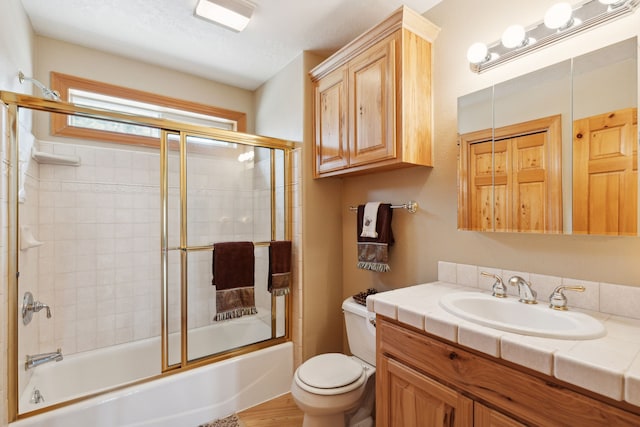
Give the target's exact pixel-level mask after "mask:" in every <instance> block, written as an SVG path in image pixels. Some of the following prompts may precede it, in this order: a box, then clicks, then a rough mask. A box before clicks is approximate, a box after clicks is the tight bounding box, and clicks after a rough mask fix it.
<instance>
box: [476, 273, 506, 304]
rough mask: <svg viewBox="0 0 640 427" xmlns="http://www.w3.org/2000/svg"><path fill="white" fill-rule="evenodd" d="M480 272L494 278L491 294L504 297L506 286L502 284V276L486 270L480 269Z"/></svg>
mask: <svg viewBox="0 0 640 427" xmlns="http://www.w3.org/2000/svg"><path fill="white" fill-rule="evenodd" d="M480 274H482V275H483V276H486V277H493V278H494V279H496V281H495V283H494V284H493V286H492V287H491V290H492V291H493V293H492V295H493V296H494V297H496V298H506V297H507V287H506V286H505V285H504V282H503V281H502V278H501V277H500V276H498V275H497V274H493V273H488V272H486V271H481V272H480Z"/></svg>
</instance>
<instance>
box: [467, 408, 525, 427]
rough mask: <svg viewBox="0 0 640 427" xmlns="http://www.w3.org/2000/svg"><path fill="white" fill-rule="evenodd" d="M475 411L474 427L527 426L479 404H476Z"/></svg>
mask: <svg viewBox="0 0 640 427" xmlns="http://www.w3.org/2000/svg"><path fill="white" fill-rule="evenodd" d="M473 411H474V412H473V416H474V423H473V427H525V424H522V423H520V422H518V421H516V420H514V419H513V418H510V417H508V416H506V415H505V414H503V413H501V412H498V411H496V410H493V409H491V408H489V407H487V406H484V405H483V404H481V403H478V402H475V403H474V405H473Z"/></svg>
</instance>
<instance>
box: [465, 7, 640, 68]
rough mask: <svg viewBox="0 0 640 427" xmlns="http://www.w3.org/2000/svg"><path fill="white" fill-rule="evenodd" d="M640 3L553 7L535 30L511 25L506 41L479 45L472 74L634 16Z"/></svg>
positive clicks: (472, 54)
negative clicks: (632, 14)
mask: <svg viewBox="0 0 640 427" xmlns="http://www.w3.org/2000/svg"><path fill="white" fill-rule="evenodd" d="M639 5H640V0H587V1H585V2H582V3H580V4H578V5H576V6H574V7H572V6H571V5H570V4H569V3H567V2H560V3H557V4H555V5H553V6H551V7H550V8H549V9H548V10H547V12H546V13H545V16H544V20H543V21H542V22H540V23H538V24H535V25H532V26H531V27H528V28H524V27H523V26H521V25H511V26H509V27H507V29H506V30H505V31H504V33H503V34H502V38H501V39H500V40H498V41H496V42H494V43H492V44H490V45H486V44H484V43H482V42H476V43H474V44H472V45H471V46H470V47H469V50H468V51H467V60H468V61H469V65H470V68H471V70H472V71H474V72H476V73H481V72H483V71H486V70H488V69H491V68H493V67H495V66H497V65H500V64H503V63H505V62H507V61H510V60H512V59H515V58H518V57H519V56H521V55H524V54H527V53H530V52H533V51H535V50H537V49H540V48H543V47H546V46H549V45H551V44H552V43H555V42H557V41H560V40H562V39H565V38H567V37H570V36H573V35H576V34H578V33H580V32H582V31H585V30H588V29H591V28H594V27H596V26H598V25H601V24H604V23H605V22H609V21H612V20H614V19H617V18H621V17H623V16H625V15H627V14H629V13H633V12H634V11H635V10H636V9H637V8H638V6H639Z"/></svg>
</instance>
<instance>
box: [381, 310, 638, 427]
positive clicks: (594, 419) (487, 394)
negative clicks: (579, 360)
mask: <svg viewBox="0 0 640 427" xmlns="http://www.w3.org/2000/svg"><path fill="white" fill-rule="evenodd" d="M376 339H377V361H376V364H377V367H376V387H377V388H376V425H377V426H378V427H410V426H416V427H418V426H436V427H437V426H447V427H452V426H453V427H463V426H464V427H470V426H474V427H516V426H545V427H546V426H580V427H591V426H593V427H602V426H616V427H618V426H629V427H631V426H636V427H637V426H639V425H640V409H637V410H636V409H633V408H631V405H628V404H624V403H620V402H613V401H611V399H607V398H605V397H599V396H597V395H596V394H595V393H590V392H587V391H585V392H584V393H583V392H581V391H579V390H578V389H577V388H576V389H573V388H569V387H570V386H568V385H567V384H566V383H562V382H560V381H558V380H557V379H555V378H553V377H549V376H546V375H543V374H539V373H535V372H529V371H528V370H527V369H525V368H522V369H518V367H517V366H515V365H513V364H509V363H508V362H504V361H501V360H500V359H496V358H492V357H490V356H485V355H482V354H479V353H477V352H474V351H470V350H468V349H465V348H463V347H461V346H459V345H455V344H452V343H449V342H448V341H445V340H442V339H439V338H436V337H433V336H430V335H428V334H426V333H424V332H419V331H417V330H414V329H412V328H409V327H406V326H404V325H402V324H400V323H398V322H396V321H394V320H391V319H387V318H385V317H382V316H378V319H377V326H376Z"/></svg>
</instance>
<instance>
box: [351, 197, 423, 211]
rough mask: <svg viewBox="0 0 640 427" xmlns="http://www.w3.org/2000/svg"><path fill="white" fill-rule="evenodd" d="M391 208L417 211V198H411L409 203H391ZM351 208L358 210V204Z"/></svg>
mask: <svg viewBox="0 0 640 427" xmlns="http://www.w3.org/2000/svg"><path fill="white" fill-rule="evenodd" d="M391 209H406V210H408V211H409V212H410V213H416V212H417V211H418V202H416V201H415V200H409V201H408V202H407V203H405V204H402V205H391ZM349 210H350V211H353V212H356V211H357V210H358V207H357V206H349Z"/></svg>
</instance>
